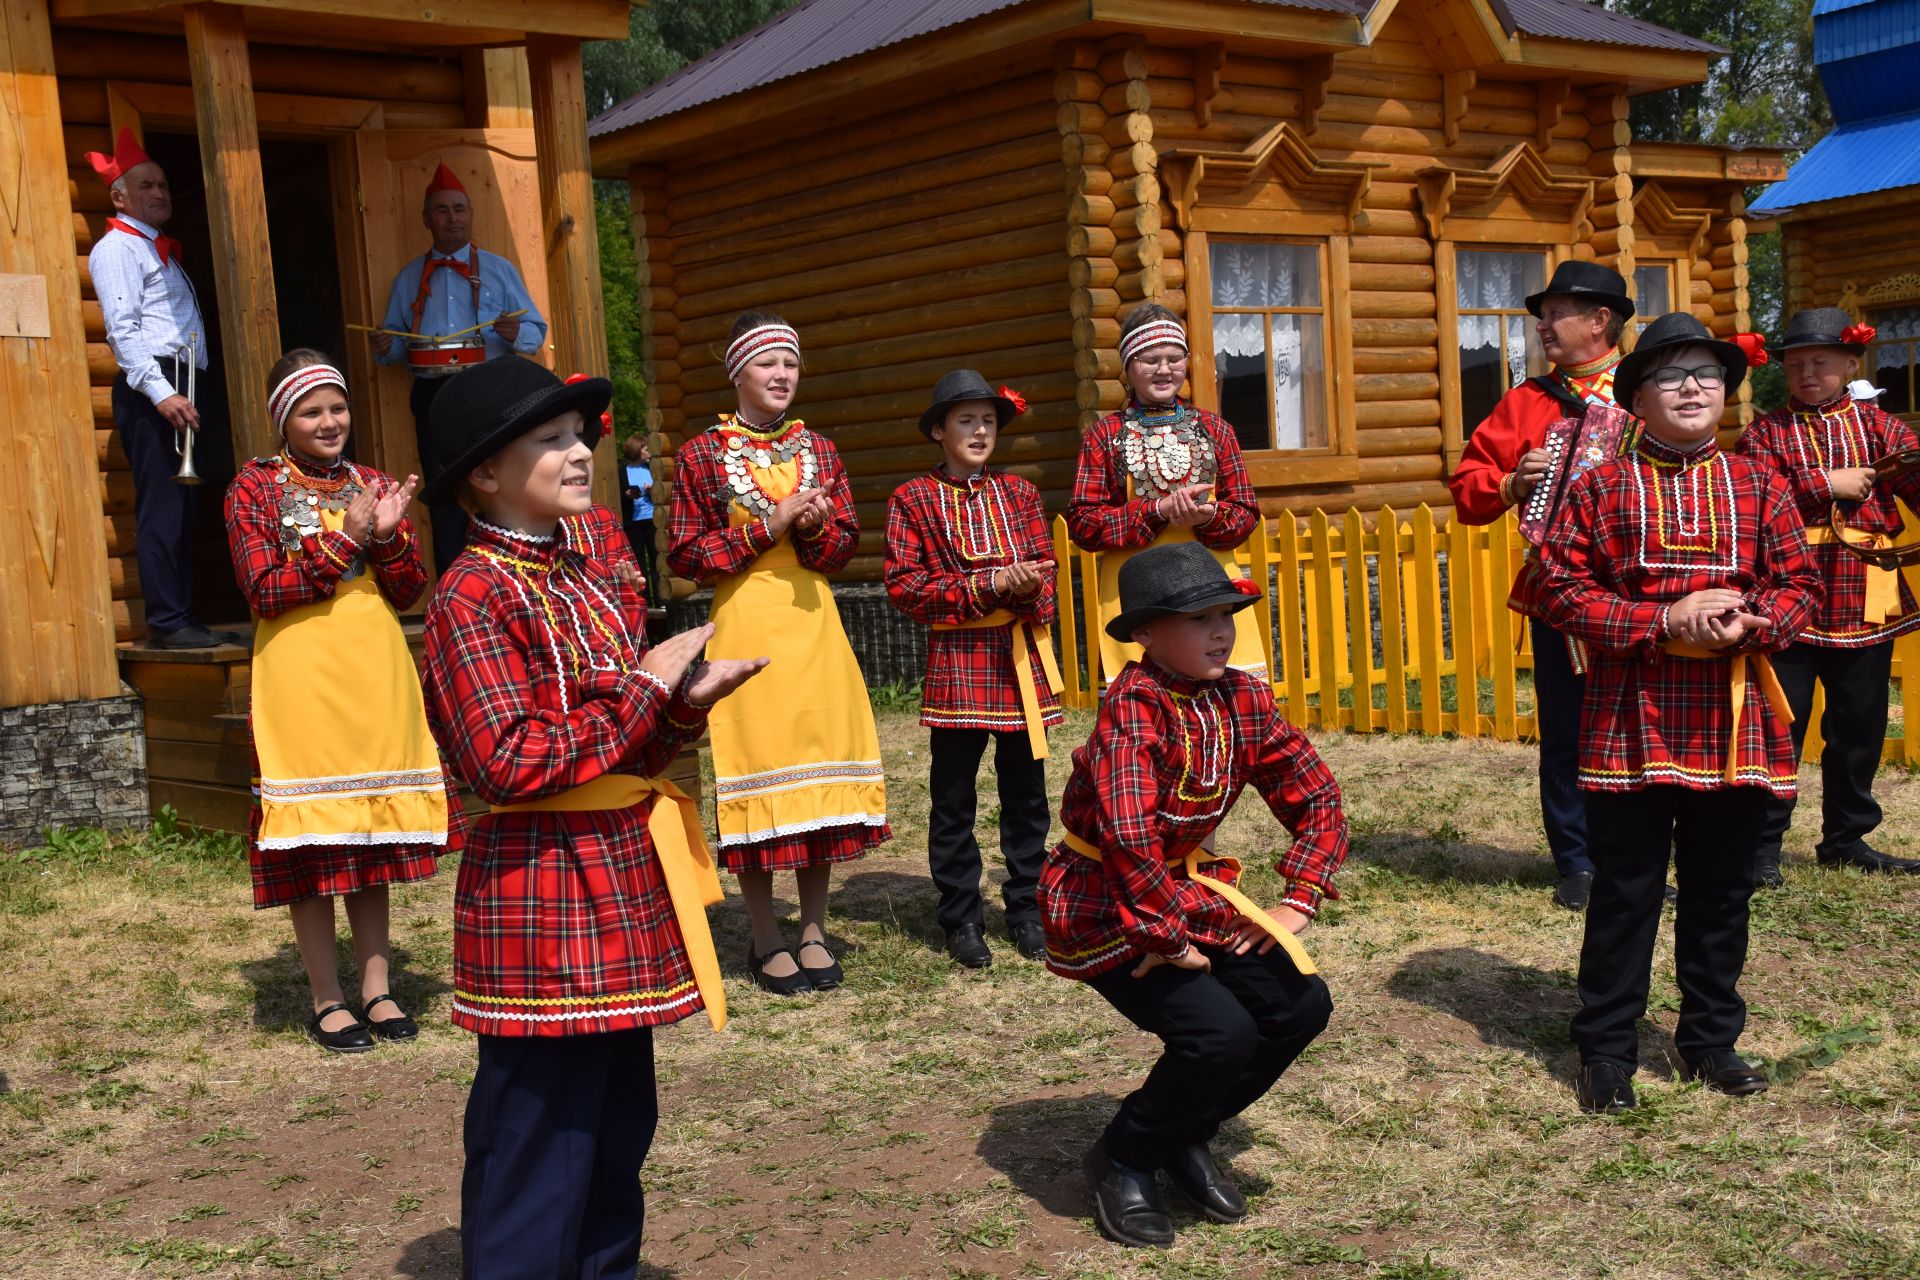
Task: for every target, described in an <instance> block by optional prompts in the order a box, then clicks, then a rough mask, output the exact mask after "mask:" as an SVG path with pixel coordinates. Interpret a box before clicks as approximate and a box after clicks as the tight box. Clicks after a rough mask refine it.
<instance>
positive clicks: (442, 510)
mask: <svg viewBox="0 0 1920 1280" xmlns="http://www.w3.org/2000/svg"><path fill="white" fill-rule="evenodd" d="M420 221H421V222H422V223H423V224H424V225H425V226H426V228H427V230H428V232H429V233H431V234H432V236H433V248H432V249H431V250H430V251H428V252H427V253H424V254H422V255H420V256H419V257H418V258H415V259H414V260H413V261H412V262H409V263H408V264H407V265H406V266H404V267H402V268H401V269H400V274H399V275H397V276H395V277H394V280H393V292H392V293H391V294H390V295H389V296H388V298H387V314H386V318H385V319H384V320H382V321H381V322H380V327H381V328H382V329H390V330H394V331H404V332H407V333H417V334H421V335H423V336H428V337H441V336H444V335H447V334H455V333H459V332H461V331H462V330H471V329H473V328H474V326H476V325H483V326H485V327H484V328H482V329H481V330H480V331H479V332H480V336H481V337H482V339H483V340H484V341H485V344H486V358H487V359H489V360H498V359H499V358H500V357H502V356H509V355H530V354H532V353H533V352H536V351H538V350H539V349H540V347H541V344H542V343H544V342H546V340H547V322H546V320H545V319H543V318H542V317H541V315H540V310H539V308H538V307H536V306H534V305H533V297H532V295H530V294H529V293H528V292H527V286H526V283H525V281H523V280H521V278H520V273H519V272H518V271H517V270H515V269H514V265H513V264H512V263H511V262H508V261H507V260H506V259H505V258H502V257H501V256H500V255H498V254H494V253H488V252H486V251H485V250H484V249H481V248H479V247H477V246H476V245H475V244H474V243H473V204H472V202H471V201H469V200H468V199H467V189H466V188H465V187H463V186H462V185H461V184H460V179H459V178H457V177H455V176H454V173H453V170H451V169H449V168H447V166H446V165H445V164H442V165H441V166H440V167H439V168H438V169H437V170H436V171H435V172H434V175H433V181H432V182H431V183H429V184H428V185H427V197H426V205H425V208H424V209H422V211H421V214H420ZM373 354H374V358H375V359H377V360H378V361H379V362H380V363H381V364H398V363H399V362H400V361H402V360H404V359H405V358H406V354H407V352H406V343H405V342H404V341H402V340H401V339H398V338H395V337H393V336H392V335H391V334H387V333H376V334H374V335H373ZM446 381H447V379H446V376H445V375H444V374H439V373H438V372H437V371H436V373H435V374H434V375H431V376H430V375H424V374H416V376H415V377H414V379H413V394H412V397H411V400H410V404H411V407H412V409H413V427H414V438H415V439H416V440H417V441H418V442H419V446H420V470H421V472H422V474H423V475H424V476H425V477H426V480H427V483H428V484H432V482H433V479H434V477H436V476H437V475H439V474H440V460H439V459H438V458H436V457H434V456H433V450H432V446H431V443H430V442H429V439H428V435H427V419H428V417H429V415H430V414H431V413H432V411H433V401H434V398H435V397H436V396H438V395H439V394H440V388H441V387H442V386H444V385H445V384H446ZM427 510H428V513H429V514H430V515H431V516H432V517H433V560H434V566H435V568H436V569H437V571H438V572H440V573H445V572H446V571H447V566H448V565H450V564H452V563H453V558H454V557H455V556H457V555H459V554H460V548H461V547H463V546H465V545H466V541H467V514H466V512H464V511H462V510H461V509H460V508H459V507H458V506H457V505H455V504H453V503H443V504H440V505H438V506H429V507H428V509H427Z"/></svg>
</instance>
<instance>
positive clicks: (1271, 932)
mask: <svg viewBox="0 0 1920 1280" xmlns="http://www.w3.org/2000/svg"><path fill="white" fill-rule="evenodd" d="M1062 843H1064V844H1065V845H1066V846H1067V848H1069V849H1071V850H1073V851H1074V852H1075V853H1077V854H1079V855H1080V856H1081V857H1083V858H1091V859H1093V860H1094V861H1095V862H1098V861H1100V850H1098V849H1096V848H1094V847H1093V845H1092V844H1091V843H1089V842H1088V841H1086V840H1082V839H1081V838H1080V837H1079V836H1077V835H1075V834H1073V832H1071V831H1069V832H1067V838H1066V839H1065V840H1064V841H1063V842H1062ZM1215 863H1218V864H1219V865H1221V866H1224V867H1232V868H1233V869H1234V871H1235V872H1238V871H1239V870H1240V860H1239V859H1238V858H1223V857H1221V856H1220V855H1219V854H1217V853H1214V852H1213V851H1212V850H1211V849H1209V848H1207V847H1206V846H1204V845H1202V846H1201V847H1199V848H1196V849H1191V850H1189V851H1188V852H1187V856H1186V857H1185V858H1184V859H1182V860H1181V861H1180V862H1179V863H1177V864H1174V865H1177V866H1184V867H1185V868H1186V869H1187V878H1188V879H1190V880H1192V881H1193V882H1194V883H1195V884H1197V885H1203V886H1205V887H1206V888H1209V889H1211V890H1213V891H1214V892H1215V893H1217V894H1219V895H1220V896H1221V897H1223V898H1225V899H1226V900H1227V905H1228V906H1231V907H1232V908H1233V909H1234V910H1235V911H1238V912H1239V913H1240V914H1241V915H1242V916H1244V917H1246V918H1247V920H1249V921H1250V922H1252V923H1253V924H1255V925H1258V926H1259V928H1260V930H1261V932H1263V933H1265V934H1266V935H1267V936H1268V937H1270V938H1272V939H1273V940H1274V941H1275V942H1277V943H1279V944H1280V946H1281V949H1282V950H1284V951H1285V952H1286V953H1287V955H1288V956H1289V957H1291V958H1292V960H1293V965H1294V968H1296V969H1298V970H1300V972H1301V973H1318V972H1320V970H1319V967H1318V966H1317V965H1315V964H1314V963H1313V957H1312V956H1309V955H1308V954H1307V949H1306V947H1304V946H1302V945H1301V942H1300V939H1299V938H1297V937H1295V936H1294V934H1293V930H1291V929H1289V928H1287V926H1285V925H1283V924H1281V923H1280V922H1279V921H1278V920H1275V919H1274V918H1273V917H1272V916H1270V915H1268V914H1267V913H1266V911H1265V910H1264V909H1263V908H1262V907H1261V906H1260V904H1259V903H1257V902H1255V901H1254V900H1253V899H1252V898H1249V897H1248V896H1247V895H1246V894H1244V893H1242V892H1240V890H1239V889H1238V888H1236V887H1235V886H1233V885H1230V884H1228V883H1227V882H1226V881H1224V880H1216V879H1215V878H1214V877H1212V876H1206V875H1201V874H1200V868H1201V867H1205V866H1212V865H1214V864H1215Z"/></svg>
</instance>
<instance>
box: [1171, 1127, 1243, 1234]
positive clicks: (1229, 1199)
mask: <svg viewBox="0 0 1920 1280" xmlns="http://www.w3.org/2000/svg"><path fill="white" fill-rule="evenodd" d="M1166 1170H1167V1177H1168V1179H1170V1180H1171V1181H1172V1183H1173V1185H1174V1186H1176V1187H1178V1188H1179V1189H1180V1193H1181V1194H1182V1195H1184V1196H1186V1198H1187V1199H1189V1200H1191V1201H1193V1202H1194V1204H1196V1205H1198V1206H1199V1207H1200V1212H1202V1213H1204V1214H1206V1215H1207V1216H1208V1217H1209V1218H1212V1219H1213V1220H1214V1221H1215V1222H1226V1223H1234V1222H1238V1221H1240V1219H1242V1218H1244V1217H1246V1216H1247V1201H1246V1197H1244V1196H1242V1195H1241V1194H1240V1188H1238V1187H1236V1186H1234V1185H1233V1179H1232V1178H1230V1177H1229V1176H1227V1171H1226V1170H1224V1169H1222V1168H1221V1167H1220V1166H1219V1164H1218V1163H1216V1162H1215V1161H1214V1158H1213V1152H1211V1151H1209V1150H1208V1149H1207V1144H1206V1143H1204V1142H1189V1143H1187V1144H1186V1145H1185V1146H1180V1147H1175V1148H1174V1149H1173V1154H1172V1155H1171V1156H1170V1157H1168V1159H1167V1163H1166Z"/></svg>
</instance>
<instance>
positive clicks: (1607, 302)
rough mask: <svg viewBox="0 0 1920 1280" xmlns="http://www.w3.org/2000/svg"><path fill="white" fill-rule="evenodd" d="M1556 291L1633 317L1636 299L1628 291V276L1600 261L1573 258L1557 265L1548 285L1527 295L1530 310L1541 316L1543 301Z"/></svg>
mask: <svg viewBox="0 0 1920 1280" xmlns="http://www.w3.org/2000/svg"><path fill="white" fill-rule="evenodd" d="M1555 294H1565V295H1566V296H1567V297H1569V298H1578V299H1579V300H1580V301H1581V302H1584V303H1591V304H1593V305H1594V306H1596V307H1606V308H1608V309H1609V310H1611V311H1612V312H1613V314H1614V315H1616V316H1618V317H1619V318H1620V319H1622V320H1631V319H1633V299H1632V298H1631V297H1629V296H1628V294H1627V278H1626V277H1625V276H1623V275H1621V274H1620V273H1619V272H1618V271H1615V270H1614V269H1613V268H1612V267H1603V266H1601V265H1600V264H1599V263H1597V262H1581V261H1579V260H1577V259H1573V258H1569V259H1568V260H1567V261H1565V262H1563V263H1561V264H1560V265H1559V266H1557V267H1555V268H1554V269H1553V279H1551V280H1549V281H1547V287H1546V288H1544V289H1542V290H1541V291H1540V292H1538V293H1530V294H1528V295H1527V310H1528V311H1530V312H1532V313H1533V314H1534V315H1536V316H1537V315H1539V314H1540V304H1541V303H1542V302H1544V301H1546V300H1547V299H1548V298H1551V297H1552V296H1553V295H1555Z"/></svg>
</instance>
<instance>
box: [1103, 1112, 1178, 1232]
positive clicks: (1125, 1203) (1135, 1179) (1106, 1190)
mask: <svg viewBox="0 0 1920 1280" xmlns="http://www.w3.org/2000/svg"><path fill="white" fill-rule="evenodd" d="M1081 1166H1082V1167H1083V1168H1085V1169H1086V1171H1087V1192H1088V1195H1089V1196H1090V1197H1091V1198H1092V1200H1093V1220H1094V1221H1095V1222H1096V1223H1098V1224H1099V1226H1100V1234H1101V1235H1103V1236H1105V1237H1106V1238H1107V1239H1109V1240H1112V1241H1114V1242H1116V1243H1118V1244H1126V1245H1133V1246H1134V1247H1135V1248H1144V1249H1165V1248H1168V1247H1169V1246H1171V1245H1172V1244H1173V1223H1172V1221H1171V1220H1169V1219H1168V1217H1167V1204H1166V1201H1164V1200H1162V1199H1161V1198H1160V1188H1159V1186H1158V1185H1156V1184H1155V1182H1154V1180H1153V1172H1152V1171H1151V1170H1143V1169H1129V1168H1127V1167H1126V1166H1125V1165H1118V1164H1115V1163H1114V1162H1113V1161H1112V1159H1110V1158H1109V1157H1108V1155H1107V1140H1106V1139H1105V1138H1101V1139H1100V1141H1098V1142H1096V1143H1094V1144H1093V1145H1092V1146H1091V1147H1088V1148H1087V1154H1086V1158H1085V1159H1084V1160H1082V1161H1081Z"/></svg>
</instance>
